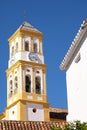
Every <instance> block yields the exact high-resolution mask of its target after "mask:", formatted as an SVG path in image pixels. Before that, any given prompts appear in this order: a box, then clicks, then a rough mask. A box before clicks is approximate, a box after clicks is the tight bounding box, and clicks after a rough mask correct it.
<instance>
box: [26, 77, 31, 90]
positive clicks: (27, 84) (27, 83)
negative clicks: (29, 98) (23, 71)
mask: <svg viewBox="0 0 87 130" xmlns="http://www.w3.org/2000/svg"><path fill="white" fill-rule="evenodd" d="M25 84H26V85H25V88H26V92H31V76H30V75H27V76H26V77H25Z"/></svg>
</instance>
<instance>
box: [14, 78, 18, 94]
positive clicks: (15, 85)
mask: <svg viewBox="0 0 87 130" xmlns="http://www.w3.org/2000/svg"><path fill="white" fill-rule="evenodd" d="M17 90H18V77H17V76H15V79H14V94H15V93H17Z"/></svg>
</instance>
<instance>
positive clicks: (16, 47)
mask: <svg viewBox="0 0 87 130" xmlns="http://www.w3.org/2000/svg"><path fill="white" fill-rule="evenodd" d="M15 52H16V53H17V52H18V42H17V43H16V50H15Z"/></svg>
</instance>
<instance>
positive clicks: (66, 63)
mask: <svg viewBox="0 0 87 130" xmlns="http://www.w3.org/2000/svg"><path fill="white" fill-rule="evenodd" d="M60 69H61V70H65V71H66V83H67V99H68V116H67V121H74V120H80V121H82V122H84V121H85V122H87V20H85V21H83V24H82V25H81V27H80V29H79V31H78V33H77V35H76V37H75V39H74V41H73V42H72V44H71V46H70V48H69V50H68V52H67V54H66V55H65V57H64V60H63V61H62V63H61V65H60Z"/></svg>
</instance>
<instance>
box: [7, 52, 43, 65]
mask: <svg viewBox="0 0 87 130" xmlns="http://www.w3.org/2000/svg"><path fill="white" fill-rule="evenodd" d="M29 53H30V52H18V53H16V54H15V55H14V56H13V57H12V58H11V59H10V60H9V62H8V67H11V66H12V65H13V64H14V63H16V62H17V61H18V60H23V61H30V62H32V61H31V60H30V59H29ZM38 57H39V58H40V60H41V61H42V64H44V56H42V55H39V54H38ZM33 62H37V63H38V61H33Z"/></svg>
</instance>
